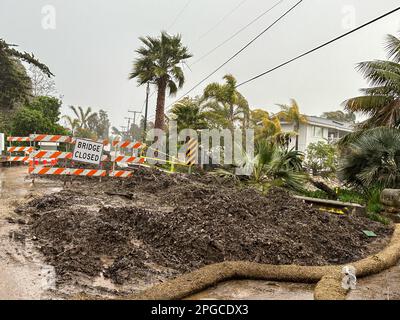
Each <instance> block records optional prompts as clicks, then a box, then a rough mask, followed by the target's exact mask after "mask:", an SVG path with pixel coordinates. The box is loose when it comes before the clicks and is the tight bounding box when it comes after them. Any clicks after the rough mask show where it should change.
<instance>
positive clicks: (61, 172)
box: [29, 167, 70, 176]
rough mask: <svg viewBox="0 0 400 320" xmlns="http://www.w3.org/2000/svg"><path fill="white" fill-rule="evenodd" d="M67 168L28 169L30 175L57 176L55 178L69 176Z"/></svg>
mask: <svg viewBox="0 0 400 320" xmlns="http://www.w3.org/2000/svg"><path fill="white" fill-rule="evenodd" d="M69 170H70V169H68V168H52V167H38V168H34V167H29V173H30V174H36V175H57V176H65V175H69Z"/></svg>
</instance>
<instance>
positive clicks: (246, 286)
mask: <svg viewBox="0 0 400 320" xmlns="http://www.w3.org/2000/svg"><path fill="white" fill-rule="evenodd" d="M187 299H188V300H313V299H314V285H310V284H297V283H286V282H271V281H256V280H238V281H228V282H223V283H221V284H219V285H217V286H216V287H213V288H210V289H208V290H205V291H203V292H200V293H198V294H196V295H193V296H191V297H189V298H187Z"/></svg>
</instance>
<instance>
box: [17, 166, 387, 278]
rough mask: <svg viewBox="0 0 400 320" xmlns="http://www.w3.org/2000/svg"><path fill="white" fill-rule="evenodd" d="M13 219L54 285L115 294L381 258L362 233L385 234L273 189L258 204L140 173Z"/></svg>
mask: <svg viewBox="0 0 400 320" xmlns="http://www.w3.org/2000/svg"><path fill="white" fill-rule="evenodd" d="M16 212H17V213H18V214H19V215H21V216H24V217H25V219H26V220H27V224H28V228H29V230H30V232H31V235H32V237H33V238H34V239H36V240H37V241H36V243H37V246H38V247H39V249H40V250H41V251H42V253H43V254H44V256H45V257H46V260H47V261H46V262H47V263H50V264H52V265H54V266H55V268H56V272H57V274H58V276H59V278H60V279H61V280H68V279H73V276H74V275H75V274H77V273H81V274H85V275H87V276H90V277H97V276H98V275H99V274H103V275H104V276H105V277H108V278H110V279H111V280H112V281H113V282H114V283H118V284H122V283H127V282H129V283H135V282H140V281H145V282H154V281H159V280H163V279H166V278H168V277H172V276H176V275H177V274H181V273H185V272H188V271H191V270H194V269H197V268H199V267H202V266H204V265H207V264H211V263H217V262H222V261H227V260H230V261H238V260H242V261H254V262H260V263H268V264H299V265H325V264H341V263H348V262H351V261H355V260H358V259H361V258H363V257H365V256H367V255H369V254H371V253H372V251H373V250H379V249H380V248H379V246H376V245H375V246H371V244H372V243H373V242H374V241H375V240H374V239H371V238H368V237H367V236H365V234H364V233H363V232H362V231H363V230H371V231H373V232H375V233H376V234H377V235H378V239H380V241H382V239H385V238H388V236H390V235H391V233H392V228H391V227H388V226H384V225H382V224H380V223H376V222H373V221H370V220H369V219H367V218H365V217H362V216H356V215H350V216H338V215H334V214H330V213H325V212H321V211H319V210H316V209H314V208H312V207H311V206H309V205H308V204H305V203H304V202H302V201H300V200H297V199H295V198H292V197H291V195H290V194H289V193H287V192H286V191H284V190H282V189H271V190H270V191H269V192H268V194H267V195H263V194H261V193H259V192H258V191H256V190H254V189H250V188H244V189H239V188H236V187H232V185H229V183H228V182H227V181H225V180H223V179H216V178H214V177H208V176H206V177H193V178H192V177H188V176H185V175H172V176H170V175H166V174H163V173H160V172H157V171H147V170H143V171H140V172H136V173H135V175H134V177H133V178H131V179H129V180H126V181H125V182H124V183H123V184H122V183H121V182H120V181H114V180H109V181H106V182H103V183H102V184H99V183H98V182H93V181H92V182H81V183H79V184H78V185H75V186H74V187H73V188H70V189H66V190H63V191H61V192H59V193H56V194H53V195H49V196H45V197H41V198H37V199H34V200H32V201H31V202H29V203H28V204H27V205H25V206H22V207H20V208H18V209H17V210H16ZM377 241H378V240H377ZM372 247H374V248H375V249H371V248H372Z"/></svg>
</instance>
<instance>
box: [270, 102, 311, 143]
mask: <svg viewBox="0 0 400 320" xmlns="http://www.w3.org/2000/svg"><path fill="white" fill-rule="evenodd" d="M279 106H280V107H281V111H280V112H279V113H278V115H277V117H278V118H279V119H282V120H284V121H286V122H288V123H292V124H293V126H294V128H293V130H294V132H295V133H296V146H295V149H296V150H299V131H300V125H301V124H302V123H307V118H306V117H305V116H304V115H302V114H301V113H300V108H299V105H298V104H297V101H296V100H295V99H291V100H290V104H289V105H285V104H280V105H279Z"/></svg>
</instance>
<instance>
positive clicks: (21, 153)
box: [6, 137, 35, 163]
mask: <svg viewBox="0 0 400 320" xmlns="http://www.w3.org/2000/svg"><path fill="white" fill-rule="evenodd" d="M7 142H8V143H9V146H8V147H7V153H8V156H7V158H6V161H8V162H23V163H25V162H27V161H28V160H29V154H30V153H32V152H33V151H34V150H35V148H34V147H32V144H31V140H30V138H29V137H7ZM28 142H29V146H27V143H28ZM15 143H18V144H20V143H24V144H25V145H23V146H21V145H18V146H15V145H14V144H15Z"/></svg>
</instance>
